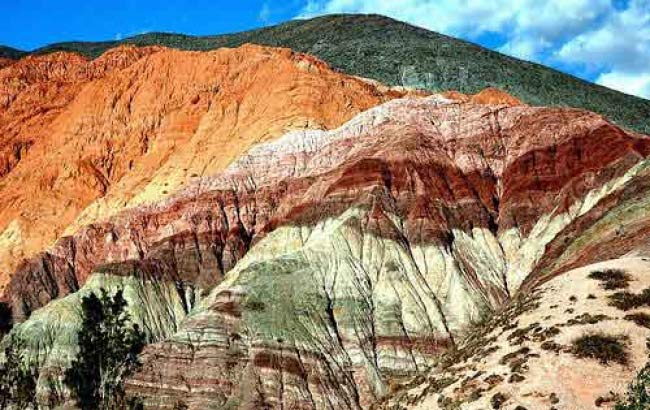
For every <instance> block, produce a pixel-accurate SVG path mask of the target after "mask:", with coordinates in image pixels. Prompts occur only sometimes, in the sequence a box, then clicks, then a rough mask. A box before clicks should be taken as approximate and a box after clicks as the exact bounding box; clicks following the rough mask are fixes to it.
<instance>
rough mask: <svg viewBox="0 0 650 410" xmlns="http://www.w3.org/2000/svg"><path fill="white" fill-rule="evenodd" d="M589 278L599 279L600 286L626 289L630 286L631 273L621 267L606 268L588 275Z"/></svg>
mask: <svg viewBox="0 0 650 410" xmlns="http://www.w3.org/2000/svg"><path fill="white" fill-rule="evenodd" d="M588 278H589V279H595V280H599V281H601V282H602V283H601V284H600V286H602V287H603V289H606V290H614V289H625V288H627V287H628V286H629V284H630V280H631V279H632V278H631V277H630V275H629V274H628V273H627V272H625V271H624V270H621V269H605V270H597V271H593V272H591V273H590V274H589V276H588Z"/></svg>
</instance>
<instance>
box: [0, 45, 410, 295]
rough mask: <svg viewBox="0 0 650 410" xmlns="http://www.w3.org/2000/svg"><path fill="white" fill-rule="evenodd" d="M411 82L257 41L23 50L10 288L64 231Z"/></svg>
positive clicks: (5, 139)
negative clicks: (91, 52)
mask: <svg viewBox="0 0 650 410" xmlns="http://www.w3.org/2000/svg"><path fill="white" fill-rule="evenodd" d="M403 95H404V92H403V91H398V90H391V89H388V88H386V87H383V86H380V85H378V84H375V83H372V82H369V81H364V80H361V79H357V78H352V77H349V76H345V75H343V74H339V73H336V72H334V71H332V70H331V69H330V68H329V67H327V65H325V64H324V63H322V62H321V61H319V60H317V59H315V58H313V57H310V56H306V55H303V54H299V53H294V52H292V51H290V50H288V49H274V48H266V47H260V46H254V45H245V46H242V47H239V48H237V49H219V50H216V51H212V52H209V53H199V52H182V51H176V50H169V49H164V48H160V47H145V48H135V47H120V48H116V49H112V50H110V51H108V52H106V53H105V54H104V55H102V56H101V57H99V58H98V59H95V60H92V61H88V60H86V59H85V58H83V57H81V56H79V55H76V54H71V53H54V54H49V55H45V56H30V57H26V58H24V59H22V60H19V61H17V62H14V63H12V64H11V65H8V66H6V67H4V68H2V69H0V135H1V136H2V137H0V294H1V293H3V290H4V288H5V286H6V285H7V283H8V282H9V280H10V278H11V273H12V272H13V271H14V270H15V268H16V267H17V266H18V265H19V264H20V262H21V261H22V260H23V259H29V258H31V257H33V256H34V255H35V254H37V253H39V252H41V251H43V250H45V249H46V248H47V247H49V246H50V245H52V244H53V243H54V242H55V241H56V240H57V239H59V238H60V237H61V236H62V235H64V234H66V235H70V234H73V233H75V232H77V231H78V230H79V228H81V227H83V226H86V225H88V224H91V223H93V222H95V221H97V220H103V219H105V218H107V217H109V216H110V215H112V214H114V213H117V212H119V211H120V210H121V209H124V208H125V207H130V206H133V205H135V204H142V203H148V202H156V201H157V200H159V199H161V198H164V197H166V196H167V195H169V194H170V193H172V192H173V191H175V190H176V189H178V188H179V187H182V186H183V185H184V184H186V183H188V182H190V181H191V180H193V179H197V178H199V177H200V176H202V175H212V174H214V173H215V172H217V171H219V170H222V169H223V168H224V167H225V166H226V165H227V164H229V163H230V162H231V161H232V160H234V159H235V158H236V157H238V156H239V155H240V154H242V153H243V152H245V151H246V149H248V148H249V147H250V146H251V145H252V144H254V143H258V142H260V141H265V140H270V139H273V138H276V137H278V136H280V135H283V134H284V133H286V132H287V131H289V130H293V129H305V128H325V129H329V128H333V127H336V126H339V125H341V124H342V123H343V122H345V121H347V120H348V119H350V118H351V117H352V116H354V115H355V114H357V113H359V112H361V111H364V110H366V109H368V108H370V107H373V106H375V105H377V104H378V103H381V102H384V101H386V100H388V99H391V98H394V97H399V96H403ZM35 193H38V194H37V195H35ZM73 265H74V263H73ZM72 288H73V289H76V288H77V286H73V287H72ZM59 295H63V293H61V294H59Z"/></svg>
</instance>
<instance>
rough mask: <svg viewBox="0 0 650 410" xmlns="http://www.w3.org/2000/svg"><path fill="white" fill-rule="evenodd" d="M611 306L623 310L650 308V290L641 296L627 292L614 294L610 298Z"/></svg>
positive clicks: (645, 290)
mask: <svg viewBox="0 0 650 410" xmlns="http://www.w3.org/2000/svg"><path fill="white" fill-rule="evenodd" d="M609 304H610V305H612V306H614V307H616V308H618V309H621V310H630V309H636V308H639V307H642V306H650V288H646V289H644V290H643V291H642V292H641V293H639V294H634V293H632V292H627V291H625V292H617V293H614V294H613V295H610V296H609Z"/></svg>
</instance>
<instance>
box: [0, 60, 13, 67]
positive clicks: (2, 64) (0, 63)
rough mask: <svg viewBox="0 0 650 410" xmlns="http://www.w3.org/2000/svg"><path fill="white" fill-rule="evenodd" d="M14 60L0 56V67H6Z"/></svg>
mask: <svg viewBox="0 0 650 410" xmlns="http://www.w3.org/2000/svg"><path fill="white" fill-rule="evenodd" d="M13 63H14V60H12V59H10V58H0V68H3V67H6V66H8V65H10V64H13Z"/></svg>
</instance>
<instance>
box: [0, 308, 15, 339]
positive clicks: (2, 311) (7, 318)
mask: <svg viewBox="0 0 650 410" xmlns="http://www.w3.org/2000/svg"><path fill="white" fill-rule="evenodd" d="M11 325H12V319H11V306H10V305H9V304H8V303H6V302H0V340H1V339H2V336H4V335H6V334H7V333H9V331H10V330H11Z"/></svg>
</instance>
